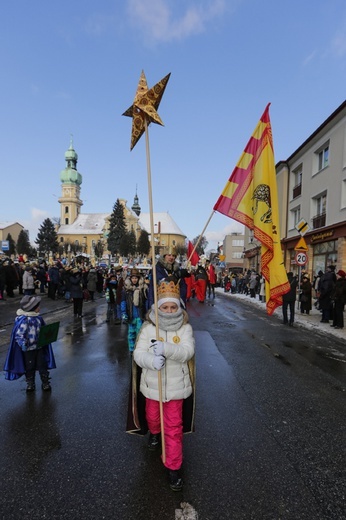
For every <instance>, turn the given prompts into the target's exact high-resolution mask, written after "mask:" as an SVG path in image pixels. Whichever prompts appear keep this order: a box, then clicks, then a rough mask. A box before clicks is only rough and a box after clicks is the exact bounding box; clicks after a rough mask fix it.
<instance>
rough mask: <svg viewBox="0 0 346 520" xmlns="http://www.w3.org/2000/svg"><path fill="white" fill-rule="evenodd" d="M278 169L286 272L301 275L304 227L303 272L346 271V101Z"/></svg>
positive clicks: (277, 166)
mask: <svg viewBox="0 0 346 520" xmlns="http://www.w3.org/2000/svg"><path fill="white" fill-rule="evenodd" d="M276 170H277V179H278V186H279V193H280V195H279V201H280V204H281V207H280V209H281V215H282V218H283V221H282V223H281V234H282V237H283V240H282V244H283V249H284V261H285V266H286V269H287V270H288V271H293V272H298V269H299V267H298V265H297V262H296V254H297V251H295V247H296V246H297V244H298V241H299V240H300V238H301V236H300V233H299V231H298V229H299V228H300V227H301V226H302V225H303V226H304V229H303V233H304V236H303V241H305V243H306V245H307V251H306V256H307V264H306V265H305V266H303V268H304V270H306V271H308V272H309V274H310V275H312V276H314V275H315V274H316V273H317V272H318V271H319V270H322V271H323V272H325V270H326V268H327V266H328V265H331V264H333V265H335V266H336V268H337V269H343V270H346V101H344V102H343V103H342V104H341V105H340V106H339V107H338V108H337V109H336V110H335V111H334V112H333V113H332V114H331V115H330V116H329V117H328V118H327V119H326V120H325V121H324V122H323V123H322V124H321V125H320V126H319V127H318V128H317V129H316V130H315V132H314V133H313V134H312V135H310V137H308V139H306V141H304V142H303V143H302V144H301V146H299V148H298V149H297V150H296V151H295V152H294V153H293V154H292V155H291V156H290V157H289V158H288V159H287V160H286V161H281V162H279V163H278V164H277V165H276ZM304 223H306V224H304ZM298 224H300V225H298Z"/></svg>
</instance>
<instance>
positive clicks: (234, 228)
mask: <svg viewBox="0 0 346 520" xmlns="http://www.w3.org/2000/svg"><path fill="white" fill-rule="evenodd" d="M232 233H244V226H243V225H242V224H240V223H239V222H236V221H232V223H231V224H228V225H227V226H225V227H224V228H222V229H220V230H218V231H206V233H205V234H204V235H205V238H206V239H207V240H208V242H209V246H208V248H209V247H213V248H215V247H216V245H217V243H218V242H223V240H224V238H225V236H226V235H231V234H232ZM215 244H216V245H215Z"/></svg>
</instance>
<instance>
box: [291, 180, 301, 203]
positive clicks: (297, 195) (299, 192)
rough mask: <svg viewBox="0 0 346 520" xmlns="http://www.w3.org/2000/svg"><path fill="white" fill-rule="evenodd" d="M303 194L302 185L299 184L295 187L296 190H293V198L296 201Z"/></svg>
mask: <svg viewBox="0 0 346 520" xmlns="http://www.w3.org/2000/svg"><path fill="white" fill-rule="evenodd" d="M301 193H302V185H301V183H300V184H297V185H296V186H294V188H293V198H294V199H296V198H297V197H299V195H301Z"/></svg>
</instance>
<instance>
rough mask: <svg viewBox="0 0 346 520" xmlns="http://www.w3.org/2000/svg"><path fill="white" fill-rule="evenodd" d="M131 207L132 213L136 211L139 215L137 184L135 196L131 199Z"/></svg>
mask: <svg viewBox="0 0 346 520" xmlns="http://www.w3.org/2000/svg"><path fill="white" fill-rule="evenodd" d="M131 209H132V211H133V212H134V213H136V215H137V217H139V215H140V214H141V207H140V205H139V199H138V197H137V186H136V195H135V198H134V199H133V204H132V206H131Z"/></svg>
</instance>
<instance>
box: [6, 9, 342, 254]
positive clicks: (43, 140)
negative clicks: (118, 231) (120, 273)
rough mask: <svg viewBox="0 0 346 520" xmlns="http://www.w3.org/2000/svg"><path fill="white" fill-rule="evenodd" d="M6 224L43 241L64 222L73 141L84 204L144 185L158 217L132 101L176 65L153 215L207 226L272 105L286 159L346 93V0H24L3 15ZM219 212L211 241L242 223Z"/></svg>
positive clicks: (192, 229)
mask: <svg viewBox="0 0 346 520" xmlns="http://www.w3.org/2000/svg"><path fill="white" fill-rule="evenodd" d="M0 41H1V45H0V59H1V69H2V79H1V82H0V99H1V119H0V120H1V123H0V137H1V140H0V143H1V145H0V167H1V205H0V221H1V222H9V221H18V222H20V223H21V224H22V225H24V227H25V228H26V229H28V230H29V233H30V238H31V240H33V239H34V238H35V236H36V233H37V229H38V227H39V226H40V225H41V224H42V222H43V220H44V219H45V218H46V217H49V218H54V217H59V215H60V207H59V203H58V198H59V196H60V194H61V183H60V171H61V170H62V169H63V168H64V167H65V159H64V153H65V151H66V150H67V149H68V147H69V143H70V136H71V134H72V135H73V144H74V148H75V150H76V152H77V153H78V157H79V161H78V171H79V172H80V173H81V174H82V176H83V183H82V187H81V198H82V199H83V200H84V205H83V207H82V211H83V212H84V213H103V212H111V211H112V208H113V205H114V202H115V201H116V199H117V198H124V199H126V200H127V201H128V205H129V206H131V205H132V203H133V198H134V195H135V192H136V187H137V193H138V196H139V202H140V205H141V207H142V211H143V212H147V211H148V208H149V204H148V189H147V170H146V155H145V139H144V136H143V137H142V139H141V140H140V141H139V142H138V144H137V145H136V146H135V148H134V149H133V150H132V151H131V152H130V135H131V120H130V118H127V117H122V115H121V114H122V113H123V112H124V111H125V110H126V109H127V108H128V107H129V106H130V105H131V104H132V102H133V98H134V95H135V92H136V88H137V84H138V80H139V76H140V73H141V71H142V70H144V72H145V74H146V77H147V81H148V86H149V88H150V87H151V86H153V85H154V84H155V83H157V82H158V81H159V80H160V79H162V78H163V77H164V76H165V75H166V74H168V73H169V72H170V73H171V78H170V80H169V83H168V85H167V88H166V91H165V94H164V97H163V99H162V102H161V105H160V107H159V110H158V112H159V114H160V117H161V118H162V120H163V122H164V125H165V126H164V127H161V126H158V125H150V127H149V139H150V153H151V173H152V183H153V203H154V211H157V212H162V211H168V212H169V213H170V214H171V216H172V217H173V218H174V220H175V221H176V222H177V224H178V225H179V226H180V228H181V229H182V231H183V232H184V233H185V234H186V235H187V237H188V238H189V239H192V238H194V237H195V236H197V235H199V234H200V233H201V232H202V230H203V228H204V226H205V224H206V222H207V220H208V218H209V217H210V215H211V212H212V208H213V205H214V204H215V202H216V200H217V199H218V197H219V195H220V193H221V191H222V190H223V188H224V185H225V184H226V181H227V179H228V178H229V176H230V173H231V172H232V170H233V168H234V166H235V164H236V163H237V161H238V159H239V157H240V155H241V152H242V151H243V149H244V147H245V145H246V143H247V141H248V139H249V138H250V136H251V134H252V132H253V130H254V128H255V126H256V124H257V122H258V120H259V118H260V116H261V114H262V113H263V111H264V109H265V106H266V105H267V103H268V102H270V103H271V108H270V116H271V123H272V129H273V138H274V150H275V161H276V162H278V161H280V160H285V159H287V158H288V157H289V156H290V155H291V154H292V153H293V152H294V151H295V149H296V148H298V146H299V145H300V144H301V143H302V142H303V141H304V140H305V139H306V138H308V137H309V135H310V134H311V133H312V132H313V131H314V130H315V129H316V128H317V127H318V126H319V125H320V124H321V123H322V122H323V121H324V120H325V119H326V118H327V117H328V116H329V115H330V114H331V113H332V112H333V111H334V110H335V109H336V108H337V107H338V106H339V105H340V104H341V103H342V102H343V101H344V100H345V99H346V90H345V85H346V3H345V1H344V0H329V1H328V2H326V1H325V0H315V1H314V2H313V3H311V2H302V1H301V0H291V1H290V2H281V1H277V0H261V1H258V0H100V1H98V2H95V1H94V0H93V1H91V0H83V2H77V1H74V2H73V1H71V0H69V1H67V0H59V2H47V0H33V1H32V2H28V1H27V0H16V1H14V2H6V5H4V6H3V9H2V16H1V18H0ZM241 229H242V228H241V226H240V225H239V224H238V223H236V222H235V221H233V220H231V219H228V218H227V217H225V216H223V215H219V214H215V215H214V216H213V218H212V219H211V222H210V224H209V226H208V228H207V230H206V232H205V235H206V237H207V238H208V240H209V244H210V246H211V247H215V245H216V242H217V240H222V239H223V237H224V236H225V234H227V233H230V232H232V231H239V230H241Z"/></svg>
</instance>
